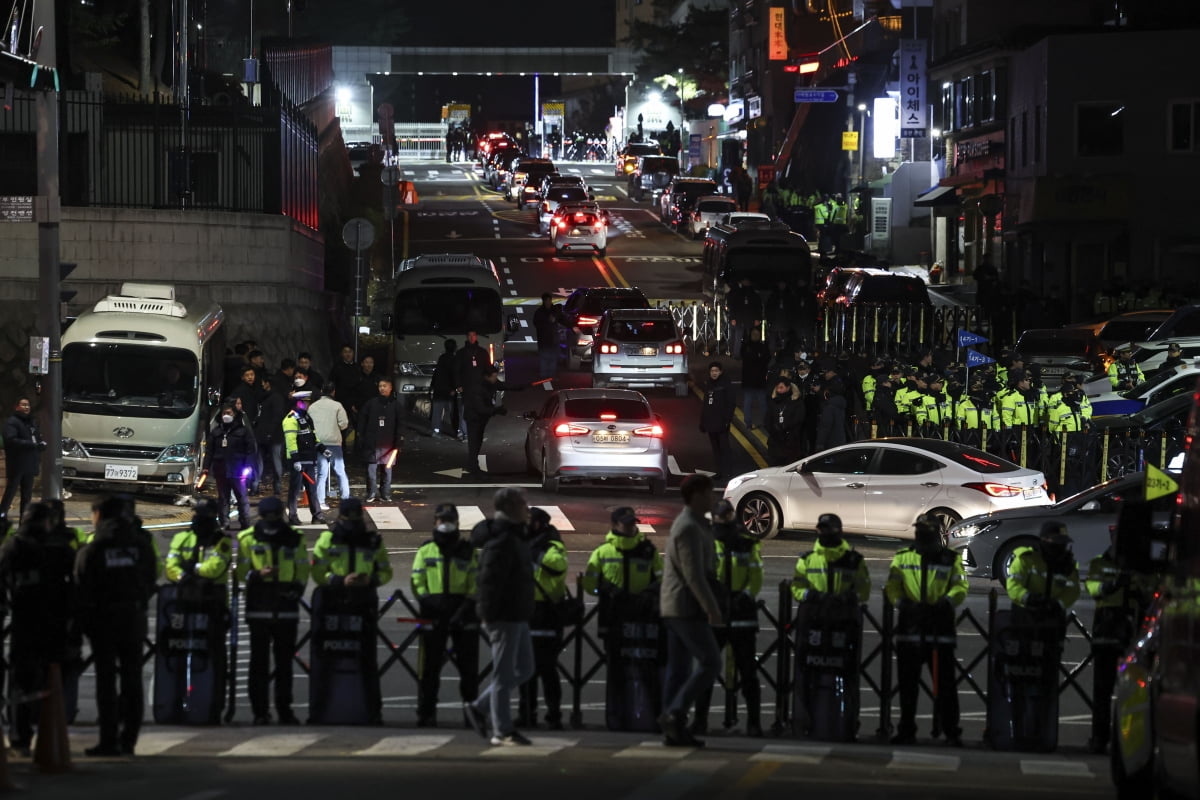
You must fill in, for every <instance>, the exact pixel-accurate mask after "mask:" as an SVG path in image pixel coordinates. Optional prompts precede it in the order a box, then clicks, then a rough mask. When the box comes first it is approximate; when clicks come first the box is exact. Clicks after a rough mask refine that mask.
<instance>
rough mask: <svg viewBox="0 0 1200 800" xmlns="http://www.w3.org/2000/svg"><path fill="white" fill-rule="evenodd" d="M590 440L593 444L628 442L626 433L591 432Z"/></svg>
mask: <svg viewBox="0 0 1200 800" xmlns="http://www.w3.org/2000/svg"><path fill="white" fill-rule="evenodd" d="M592 442H594V443H595V444H629V434H628V433H593V434H592Z"/></svg>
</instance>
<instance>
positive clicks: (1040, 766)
mask: <svg viewBox="0 0 1200 800" xmlns="http://www.w3.org/2000/svg"><path fill="white" fill-rule="evenodd" d="M1021 774H1022V775H1048V776H1053V777H1059V778H1094V777H1096V775H1095V773H1093V772H1092V768H1091V767H1089V766H1088V765H1087V764H1084V763H1082V762H1079V761H1065V760H1064V761H1035V760H1032V759H1025V758H1023V759H1021Z"/></svg>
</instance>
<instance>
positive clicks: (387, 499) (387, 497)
mask: <svg viewBox="0 0 1200 800" xmlns="http://www.w3.org/2000/svg"><path fill="white" fill-rule="evenodd" d="M383 502H385V503H390V502H392V496H391V495H390V494H385V495H383Z"/></svg>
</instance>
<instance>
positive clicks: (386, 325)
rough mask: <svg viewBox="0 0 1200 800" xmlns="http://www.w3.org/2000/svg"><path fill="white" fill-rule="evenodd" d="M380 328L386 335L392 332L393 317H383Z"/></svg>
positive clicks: (388, 315) (386, 315)
mask: <svg viewBox="0 0 1200 800" xmlns="http://www.w3.org/2000/svg"><path fill="white" fill-rule="evenodd" d="M380 328H381V329H382V330H383V332H384V333H391V332H392V315H391V314H384V315H383V324H382V325H380Z"/></svg>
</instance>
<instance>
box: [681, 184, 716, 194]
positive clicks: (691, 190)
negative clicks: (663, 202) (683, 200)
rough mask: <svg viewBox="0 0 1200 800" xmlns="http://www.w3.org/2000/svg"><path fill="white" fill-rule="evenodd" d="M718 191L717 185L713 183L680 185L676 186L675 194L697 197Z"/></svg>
mask: <svg viewBox="0 0 1200 800" xmlns="http://www.w3.org/2000/svg"><path fill="white" fill-rule="evenodd" d="M715 191H717V185H716V184H715V183H713V182H712V181H705V182H704V183H678V184H676V185H675V194H676V195H678V196H680V197H683V196H687V197H695V196H696V195H699V194H712V193H713V192H715Z"/></svg>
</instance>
